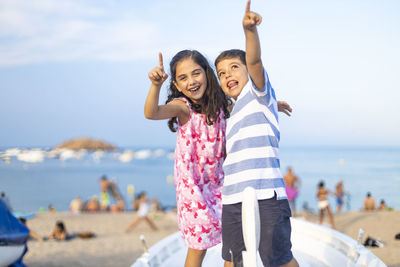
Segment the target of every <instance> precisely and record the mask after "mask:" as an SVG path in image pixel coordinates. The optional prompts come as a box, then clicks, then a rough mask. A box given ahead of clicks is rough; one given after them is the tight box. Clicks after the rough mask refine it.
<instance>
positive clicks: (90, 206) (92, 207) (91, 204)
mask: <svg viewBox="0 0 400 267" xmlns="http://www.w3.org/2000/svg"><path fill="white" fill-rule="evenodd" d="M99 210H100V205H99V200H98V197H97V196H96V195H94V196H92V197H91V199H90V200H89V201H88V202H87V203H86V211H88V212H97V211H99Z"/></svg>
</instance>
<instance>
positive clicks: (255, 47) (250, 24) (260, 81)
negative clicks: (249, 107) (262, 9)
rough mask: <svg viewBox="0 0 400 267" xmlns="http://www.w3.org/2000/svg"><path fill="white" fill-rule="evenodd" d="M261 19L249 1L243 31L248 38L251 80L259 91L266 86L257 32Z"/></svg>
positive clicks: (247, 52) (248, 61) (247, 62)
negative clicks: (251, 8) (251, 9)
mask: <svg viewBox="0 0 400 267" xmlns="http://www.w3.org/2000/svg"><path fill="white" fill-rule="evenodd" d="M261 19H262V17H261V16H260V15H259V14H257V13H255V12H252V11H250V0H248V1H247V5H246V12H245V14H244V18H243V29H244V35H245V37H246V64H247V69H248V72H249V75H250V78H251V80H252V81H253V83H254V85H255V86H256V88H257V89H259V90H262V89H264V86H265V76H264V69H263V65H262V61H261V47H260V39H259V37H258V32H257V25H259V24H260V23H261Z"/></svg>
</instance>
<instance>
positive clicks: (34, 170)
mask: <svg viewBox="0 0 400 267" xmlns="http://www.w3.org/2000/svg"><path fill="white" fill-rule="evenodd" d="M122 150H123V149H122ZM132 150H134V151H135V149H132ZM1 151H4V149H3V150H1V149H0V152H1ZM150 151H152V152H153V153H150V154H149V155H148V156H147V157H140V158H134V159H133V160H131V161H130V162H121V161H120V160H119V159H118V157H117V156H116V154H115V153H106V154H105V156H104V157H101V158H95V157H93V155H92V154H91V153H88V154H86V155H85V156H83V157H82V158H81V159H79V160H76V159H68V160H60V159H58V158H54V159H51V158H45V159H44V160H43V161H42V162H38V163H27V162H22V161H19V160H17V158H16V157H11V159H10V162H9V163H6V162H5V161H3V160H0V191H2V192H5V194H6V196H7V197H8V199H9V200H10V203H11V205H12V207H13V209H14V210H15V211H19V212H35V211H38V210H39V209H42V210H43V209H44V210H45V209H47V207H48V206H49V205H52V206H54V207H55V209H56V210H59V211H66V210H68V208H69V203H70V201H71V200H72V199H73V198H74V197H76V196H80V197H81V198H82V199H83V200H88V199H90V198H91V197H92V196H94V195H97V196H99V195H100V186H99V178H100V177H101V176H102V175H106V176H107V177H108V178H109V179H113V180H115V181H116V183H117V186H118V188H119V191H120V193H121V194H122V196H123V197H124V199H125V201H126V202H127V203H130V202H131V201H132V200H133V195H131V194H129V192H130V191H129V190H128V188H129V186H131V185H133V186H134V189H135V193H139V192H141V191H146V192H147V193H148V196H149V197H150V198H153V197H156V198H157V199H158V200H159V201H160V202H161V204H162V205H163V206H165V207H173V206H175V205H176V196H175V188H174V184H173V177H172V175H173V164H174V162H173V159H172V158H171V157H168V156H167V155H168V152H170V151H173V149H172V148H170V149H168V148H167V149H165V148H164V149H163V150H160V149H157V150H156V149H150ZM160 151H165V153H160ZM280 158H281V161H280V162H281V171H282V174H285V172H286V169H287V167H288V166H291V167H292V168H293V171H294V173H295V174H296V175H297V176H298V177H299V178H300V181H301V187H300V194H299V196H298V198H297V201H296V205H297V209H298V210H300V209H302V207H303V206H304V205H306V206H308V208H310V209H312V210H314V211H316V210H317V199H316V190H317V184H318V183H319V181H321V180H323V181H324V182H325V185H326V188H327V189H329V190H331V191H334V188H335V185H336V184H337V183H338V182H339V180H341V179H342V180H343V181H344V189H345V191H346V192H347V196H346V203H345V205H344V207H343V210H344V211H346V210H359V209H361V208H362V204H363V199H364V198H365V195H366V194H367V192H371V194H372V196H373V197H374V198H375V199H376V201H377V204H378V203H379V201H380V200H381V199H384V200H385V202H386V203H387V204H388V206H389V207H392V208H395V209H400V196H399V192H398V190H399V189H400V148H364V147H363V148H351V147H342V148H332V147H282V148H281V149H280ZM329 201H330V205H331V208H332V209H333V210H335V209H336V202H335V198H334V196H330V197H329ZM128 206H130V205H129V204H128Z"/></svg>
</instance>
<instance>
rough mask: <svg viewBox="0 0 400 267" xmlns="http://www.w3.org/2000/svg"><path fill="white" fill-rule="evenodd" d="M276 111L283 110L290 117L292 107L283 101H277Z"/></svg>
mask: <svg viewBox="0 0 400 267" xmlns="http://www.w3.org/2000/svg"><path fill="white" fill-rule="evenodd" d="M278 111H279V112H283V113H285V114H286V115H288V116H289V117H290V114H291V112H292V108H291V107H290V105H289V104H288V103H286V102H285V101H278Z"/></svg>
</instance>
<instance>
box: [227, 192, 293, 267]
mask: <svg viewBox="0 0 400 267" xmlns="http://www.w3.org/2000/svg"><path fill="white" fill-rule="evenodd" d="M258 205H259V208H260V222H261V232H260V246H259V253H260V256H261V260H262V262H263V264H264V266H271V267H274V266H281V265H283V264H286V263H288V262H289V261H291V260H292V258H293V254H292V251H291V248H292V243H291V242H290V234H291V231H292V228H291V226H290V216H291V212H290V207H289V203H288V201H287V199H283V200H277V199H276V195H275V197H274V198H271V199H264V200H259V201H258ZM230 250H231V251H232V254H233V259H234V262H241V261H242V251H244V250H245V245H244V240H243V233H242V203H236V204H231V205H223V206H222V258H223V259H224V260H226V261H231V253H230Z"/></svg>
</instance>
